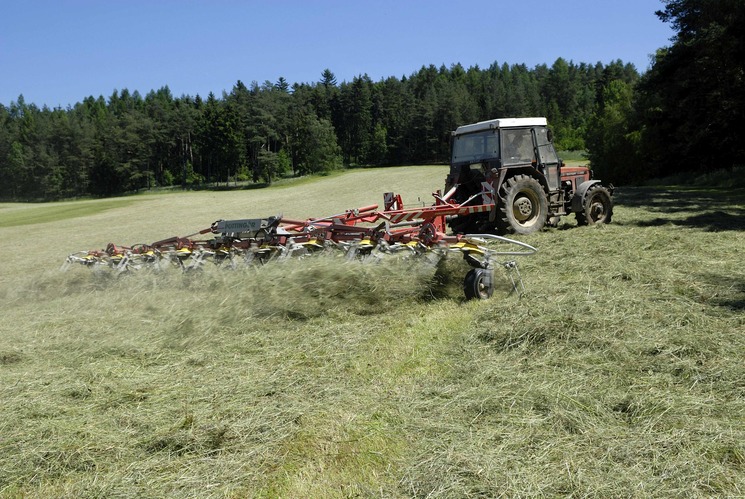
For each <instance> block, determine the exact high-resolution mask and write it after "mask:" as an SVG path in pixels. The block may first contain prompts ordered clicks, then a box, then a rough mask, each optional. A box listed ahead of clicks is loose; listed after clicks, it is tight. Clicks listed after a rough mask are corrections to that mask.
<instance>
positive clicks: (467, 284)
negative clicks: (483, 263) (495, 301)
mask: <svg viewBox="0 0 745 499" xmlns="http://www.w3.org/2000/svg"><path fill="white" fill-rule="evenodd" d="M463 292H464V293H465V294H466V299H467V300H472V299H474V298H478V299H479V300H486V299H487V298H491V295H492V294H493V293H494V285H493V283H492V280H491V276H490V275H489V271H488V270H486V269H471V270H469V271H468V273H467V274H466V278H465V279H464V280H463Z"/></svg>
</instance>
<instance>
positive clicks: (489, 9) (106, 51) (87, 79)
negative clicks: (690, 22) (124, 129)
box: [0, 0, 674, 107]
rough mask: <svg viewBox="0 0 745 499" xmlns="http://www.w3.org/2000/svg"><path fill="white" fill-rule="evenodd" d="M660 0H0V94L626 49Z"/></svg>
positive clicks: (69, 96)
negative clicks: (0, 20) (117, 0)
mask: <svg viewBox="0 0 745 499" xmlns="http://www.w3.org/2000/svg"><path fill="white" fill-rule="evenodd" d="M661 8H663V4H662V2H661V1H658V0H533V1H525V0H512V1H506V0H466V1H456V0H447V1H445V0H397V1H394V0H367V1H357V0H305V1H302V0H285V1H281V0H274V1H270V0H265V1H249V0H245V1H238V0H213V1H209V2H208V1H206V0H203V1H198V0H150V1H145V0H127V1H120V2H114V1H106V0H0V19H2V22H0V104H3V105H6V106H7V105H8V104H9V103H10V102H11V101H16V100H17V99H18V96H19V95H21V94H23V96H24V99H25V101H26V103H34V104H36V105H38V106H43V105H48V106H49V107H57V106H61V107H66V106H68V105H71V104H75V103H76V102H79V101H82V100H83V99H84V98H85V97H87V96H90V95H92V96H94V97H98V96H99V95H103V96H104V97H108V96H110V95H111V94H112V92H113V91H114V90H115V89H117V90H122V89H124V88H126V89H128V90H130V91H131V92H133V91H135V90H137V91H139V92H140V93H141V94H142V95H143V96H144V95H145V94H146V93H147V92H148V91H150V90H154V89H158V88H160V87H163V86H165V85H168V87H169V88H170V89H171V92H172V93H173V94H174V95H175V96H180V95H191V96H195V95H197V94H199V95H201V96H202V97H206V96H207V94H209V92H214V93H215V95H217V96H220V95H221V94H222V92H223V91H230V89H231V88H232V86H233V84H234V83H235V82H236V81H238V80H241V81H243V82H244V83H246V84H249V83H250V82H252V81H254V80H255V81H258V82H260V83H261V82H264V81H266V80H269V81H272V82H275V81H276V80H277V79H278V78H279V77H280V76H282V77H284V78H285V79H286V80H287V81H288V82H289V83H290V84H292V83H296V82H299V83H300V82H315V81H318V80H319V79H320V75H321V72H322V71H323V70H324V69H325V68H329V69H330V70H331V71H332V72H333V73H334V74H335V75H336V78H337V80H338V82H340V83H341V82H342V81H350V80H351V79H352V78H354V77H355V76H358V75H361V74H367V75H369V76H370V77H371V78H372V79H373V80H374V81H378V80H380V79H382V78H386V77H389V76H395V77H398V78H400V77H402V76H409V75H411V74H412V73H414V72H416V71H417V70H418V69H419V68H421V67H422V66H423V65H429V64H434V65H435V66H438V67H439V66H440V65H442V64H444V65H446V66H450V65H452V64H455V63H461V64H462V65H463V66H464V67H466V68H468V67H471V66H476V65H478V66H479V67H481V68H486V67H488V66H489V65H491V64H492V63H494V62H495V61H496V62H498V63H499V64H502V63H505V62H506V63H508V64H526V65H527V66H528V67H530V68H532V67H535V66H536V65H538V64H544V63H545V64H547V65H549V66H550V65H551V64H553V62H554V61H555V60H556V59H557V58H559V57H563V58H564V59H566V60H571V61H574V62H575V63H580V62H586V63H590V64H594V63H596V62H602V63H604V64H607V63H609V62H611V61H613V60H616V59H621V60H622V61H624V62H630V63H632V64H634V65H635V66H636V68H637V69H638V70H639V71H640V72H643V71H645V70H646V69H647V68H648V66H649V56H650V54H653V53H654V52H655V50H656V49H658V48H660V47H663V46H667V45H669V44H670V37H671V36H673V34H674V33H673V31H672V30H671V28H670V26H669V25H666V24H664V23H662V22H661V21H660V20H659V19H658V18H657V17H656V16H655V15H654V12H655V11H656V10H659V9H661Z"/></svg>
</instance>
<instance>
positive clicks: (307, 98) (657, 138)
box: [0, 0, 745, 200]
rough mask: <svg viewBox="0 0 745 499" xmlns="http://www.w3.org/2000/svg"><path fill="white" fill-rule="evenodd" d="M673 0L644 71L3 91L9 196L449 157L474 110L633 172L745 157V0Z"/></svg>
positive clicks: (471, 72) (542, 70)
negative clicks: (533, 124) (527, 121)
mask: <svg viewBox="0 0 745 499" xmlns="http://www.w3.org/2000/svg"><path fill="white" fill-rule="evenodd" d="M715 3H716V5H715V6H714V7H712V5H713V3H712V2H707V1H706V0H674V1H673V0H668V1H666V2H665V9H664V10H661V11H659V12H658V13H657V15H658V17H660V19H661V20H662V21H663V22H669V23H672V25H673V27H674V28H675V29H676V30H677V31H678V34H677V36H676V37H675V38H674V39H673V40H672V41H673V44H672V45H671V46H670V47H666V48H662V49H660V50H659V51H658V52H657V54H656V55H655V56H654V59H653V61H652V66H651V68H650V69H649V70H648V71H647V72H646V73H644V74H643V75H640V74H639V72H638V71H637V70H636V68H635V67H634V66H633V65H631V64H628V63H624V62H623V61H620V60H617V61H613V62H611V63H609V64H601V63H596V64H585V63H579V64H576V63H574V62H571V61H566V60H564V59H563V58H559V59H557V60H556V61H555V62H554V63H553V64H552V65H551V66H547V65H538V66H536V67H534V68H528V67H527V66H526V65H524V64H514V65H508V64H498V63H496V62H495V63H493V64H492V65H490V66H489V67H488V68H483V69H482V68H479V67H478V66H474V67H469V68H467V69H466V68H464V67H463V66H462V65H460V64H453V65H451V66H450V67H445V66H440V67H436V66H433V65H430V66H423V67H421V68H420V69H419V70H418V71H416V72H414V73H412V74H411V75H409V76H404V77H401V78H397V77H388V78H385V79H381V80H380V81H372V80H371V79H370V78H369V77H368V76H367V75H360V76H357V77H355V78H353V79H352V81H349V82H347V81H344V82H342V83H338V82H337V81H336V78H335V75H334V74H333V72H332V71H331V70H330V69H326V70H324V71H323V72H322V73H321V75H320V78H319V80H318V81H317V82H313V83H294V84H292V85H291V84H290V83H289V82H287V81H286V80H285V79H284V78H279V79H278V80H277V81H276V82H269V81H265V82H264V83H261V84H259V83H258V82H252V83H251V84H250V85H248V86H246V85H245V84H244V83H243V82H241V81H237V82H236V83H235V85H234V86H233V88H232V89H231V90H230V91H229V92H223V93H222V95H221V96H220V97H217V96H215V95H214V94H212V93H210V94H209V95H208V96H207V97H206V98H204V99H203V98H201V97H200V96H198V95H197V96H194V97H192V96H188V95H185V96H180V97H174V96H173V95H172V94H171V91H170V90H169V88H168V87H163V88H160V89H158V90H152V91H150V92H148V93H147V94H146V95H145V96H144V97H143V96H142V95H141V94H139V93H138V92H136V91H135V92H130V91H129V90H127V89H123V90H115V91H114V92H113V93H112V94H111V95H110V96H109V97H108V98H104V97H103V96H99V97H98V98H94V97H92V96H91V97H87V98H85V99H84V100H83V101H82V102H78V103H76V104H75V105H74V106H69V107H67V108H66V109H62V108H54V109H50V108H48V107H42V108H39V107H38V106H36V105H34V104H33V103H31V104H28V103H26V102H25V101H24V99H23V96H19V97H18V99H17V100H16V101H14V102H11V103H10V104H9V105H8V106H5V105H2V104H0V179H2V182H0V199H6V200H52V199H62V198H71V197H80V196H90V195H93V196H111V195H117V194H122V193H127V192H133V191H137V190H140V189H147V188H153V187H157V186H171V185H180V186H184V187H190V186H199V185H204V184H214V183H220V182H231V181H234V182H237V181H252V182H257V183H258V182H261V183H271V182H272V180H274V179H276V178H279V177H281V176H286V175H306V174H311V173H317V172H322V171H328V170H333V169H337V168H343V167H349V166H358V165H365V166H367V165H369V166H388V165H398V164H423V163H445V162H447V160H448V155H449V138H450V132H451V131H452V130H454V129H455V128H456V127H457V126H459V125H461V124H465V123H471V122H475V121H480V120H485V119H491V118H495V117H510V116H546V117H547V118H548V120H549V123H550V125H551V126H552V128H553V130H554V137H555V143H556V145H557V148H558V149H560V150H583V151H586V152H587V154H588V157H589V159H590V160H591V162H592V165H593V168H595V170H596V171H597V173H598V176H600V177H601V178H603V179H604V180H608V181H612V182H616V183H633V182H637V181H640V180H643V179H645V178H648V177H650V176H659V175H668V174H671V173H675V172H677V171H681V170H683V171H699V170H706V169H715V168H723V167H732V166H734V165H736V164H742V160H741V159H740V158H742V154H741V153H742V147H743V146H742V141H741V140H740V134H739V130H740V128H741V126H742V120H741V118H743V102H744V101H745V98H744V96H743V93H744V91H743V89H745V84H743V81H742V80H743V66H744V64H745V63H744V62H743V61H745V54H744V53H743V51H744V48H743V47H744V46H745V44H744V43H743V32H745V30H742V29H740V26H742V25H743V23H742V21H743V20H745V19H743V11H744V10H745V9H744V8H743V1H742V0H721V1H719V2H715Z"/></svg>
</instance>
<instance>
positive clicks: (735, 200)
mask: <svg viewBox="0 0 745 499" xmlns="http://www.w3.org/2000/svg"><path fill="white" fill-rule="evenodd" d="M614 198H615V202H616V204H618V205H622V206H628V207H633V208H642V209H645V210H647V211H649V212H650V213H654V214H658V216H656V217H654V218H650V219H647V220H640V221H637V222H635V223H636V225H638V226H640V227H656V226H661V225H667V224H670V223H671V224H674V225H678V226H682V227H691V228H697V229H702V230H707V231H712V232H719V231H726V230H745V208H743V206H745V189H719V188H708V189H694V188H676V187H628V188H624V189H619V190H618V191H617V192H616V194H615V195H614ZM686 214H687V216H686Z"/></svg>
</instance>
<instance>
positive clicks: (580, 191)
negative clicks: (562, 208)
mask: <svg viewBox="0 0 745 499" xmlns="http://www.w3.org/2000/svg"><path fill="white" fill-rule="evenodd" d="M595 184H602V182H601V181H600V180H587V181H585V182H582V183H581V184H579V187H577V191H576V192H575V193H574V196H573V197H572V213H579V212H581V211H582V210H583V206H584V204H585V194H587V191H588V190H589V189H590V187H592V186H593V185H595Z"/></svg>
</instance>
